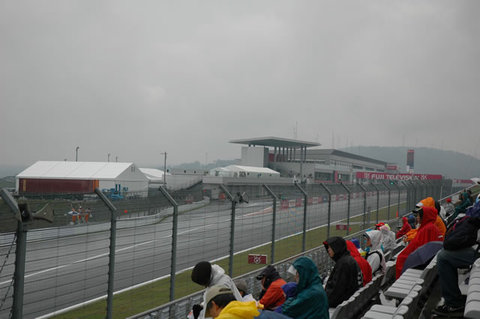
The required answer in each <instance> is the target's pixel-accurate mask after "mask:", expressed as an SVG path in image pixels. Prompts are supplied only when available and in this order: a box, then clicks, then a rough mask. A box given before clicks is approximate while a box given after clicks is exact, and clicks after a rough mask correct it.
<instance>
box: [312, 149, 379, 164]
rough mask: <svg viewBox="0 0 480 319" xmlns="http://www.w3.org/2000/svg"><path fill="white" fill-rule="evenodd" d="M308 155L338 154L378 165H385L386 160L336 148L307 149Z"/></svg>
mask: <svg viewBox="0 0 480 319" xmlns="http://www.w3.org/2000/svg"><path fill="white" fill-rule="evenodd" d="M308 155H309V156H311V157H313V156H316V155H317V156H318V155H324V156H326V155H335V156H340V157H345V158H350V159H355V160H360V161H366V162H371V163H376V164H380V165H387V162H384V161H380V160H377V159H374V158H370V157H366V156H361V155H357V154H353V153H348V152H344V151H339V150H336V149H316V150H310V151H309V154H308ZM307 157H308V156H307Z"/></svg>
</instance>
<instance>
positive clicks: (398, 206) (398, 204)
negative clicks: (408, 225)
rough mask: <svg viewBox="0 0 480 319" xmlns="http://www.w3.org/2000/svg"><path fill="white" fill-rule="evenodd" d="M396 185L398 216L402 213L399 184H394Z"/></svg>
mask: <svg viewBox="0 0 480 319" xmlns="http://www.w3.org/2000/svg"><path fill="white" fill-rule="evenodd" d="M394 185H395V186H396V187H397V190H398V202H397V212H398V216H400V215H402V214H401V213H400V191H401V190H400V186H398V184H394Z"/></svg>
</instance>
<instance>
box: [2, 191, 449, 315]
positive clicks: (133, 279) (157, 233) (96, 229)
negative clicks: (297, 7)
mask: <svg viewBox="0 0 480 319" xmlns="http://www.w3.org/2000/svg"><path fill="white" fill-rule="evenodd" d="M221 189H222V191H223V193H224V194H225V196H224V197H223V198H224V199H223V200H212V199H209V198H207V197H204V196H203V195H204V194H203V191H202V188H201V185H200V186H199V187H194V188H191V189H188V190H179V191H175V192H169V191H167V190H165V189H163V188H160V189H159V190H150V192H149V194H135V196H125V197H124V198H121V199H119V198H113V197H111V196H109V194H105V193H102V192H101V191H100V190H97V191H96V193H95V194H88V195H85V196H78V194H77V195H75V196H62V198H53V197H52V196H51V195H48V196H28V197H14V196H13V195H12V194H11V193H9V192H7V191H6V190H2V199H3V200H2V201H0V220H1V223H0V231H1V233H0V267H1V268H0V270H1V273H0V317H1V318H8V317H12V318H37V317H39V318H47V317H48V318H50V317H55V316H58V317H59V318H62V314H63V313H65V316H64V317H63V318H68V317H72V316H73V317H75V318H97V317H107V318H115V317H118V318H124V317H127V316H132V315H134V314H137V313H142V312H143V311H145V310H146V309H154V310H152V311H151V312H156V313H158V314H163V315H161V316H160V317H161V318H163V317H164V315H165V316H167V317H169V318H175V317H183V316H184V315H186V312H188V310H189V309H190V308H189V307H191V305H192V303H195V302H196V301H198V299H199V296H200V294H201V293H200V292H198V290H199V289H200V288H201V287H199V286H197V285H195V284H194V283H192V282H191V280H190V278H189V270H190V269H191V268H192V267H193V266H194V265H195V264H196V263H197V262H199V261H202V260H208V261H212V262H215V263H218V264H219V265H221V266H222V267H223V268H224V269H225V270H226V272H227V273H228V274H230V275H231V276H232V277H240V276H241V277H243V278H245V279H247V282H248V284H249V286H250V287H251V289H252V291H253V292H254V293H255V292H257V293H258V292H259V289H260V287H259V285H258V282H256V281H255V280H254V279H253V278H254V277H252V276H253V275H252V274H255V273H256V272H258V271H259V269H260V268H261V267H262V265H258V264H250V263H248V262H247V259H248V254H256V255H266V256H267V262H268V263H270V264H276V265H278V267H280V269H281V272H282V273H283V274H286V268H285V267H287V265H288V264H289V263H291V261H292V260H293V259H294V258H295V256H298V255H305V254H306V255H309V256H311V257H312V258H313V259H314V260H316V261H317V263H318V264H319V265H322V267H323V268H322V269H321V272H322V271H324V272H326V271H328V265H329V263H330V261H329V259H328V258H326V255H325V253H324V250H322V249H316V247H318V246H321V243H322V242H323V241H324V240H325V239H326V238H327V237H329V236H333V235H340V236H350V237H351V236H353V235H356V234H359V233H360V232H362V231H364V230H365V229H366V228H368V227H371V226H372V225H374V224H375V223H376V222H378V221H389V222H390V223H392V226H393V227H395V225H396V220H397V217H399V216H402V215H404V214H406V213H407V212H408V211H409V210H410V209H411V208H412V207H413V206H414V205H415V203H416V202H418V201H419V200H420V199H422V198H423V197H426V196H427V195H428V196H433V197H434V198H443V197H444V196H446V195H447V194H449V191H450V190H449V189H448V188H447V187H445V186H444V183H442V182H431V183H425V182H404V183H399V184H386V183H379V184H368V185H359V184H328V185H324V184H306V185H305V184H301V185H300V184H288V185H261V184H260V185H259V184H256V185H222V186H221ZM46 204H48V206H46V208H45V205H46ZM27 207H28V209H27ZM28 213H30V216H28ZM48 214H51V215H52V216H53V222H52V223H48V222H46V221H45V219H46V218H48V217H49V216H47V215H48ZM287 268H288V267H287ZM185 296H186V297H185ZM117 298H118V302H117ZM161 304H164V306H161V307H158V305H161ZM185 311H186V312H185ZM73 312H74V315H72V313H73ZM179 314H181V315H179ZM177 315H178V316H177ZM160 317H159V318H160ZM136 318H137V317H136ZM138 318H140V317H138Z"/></svg>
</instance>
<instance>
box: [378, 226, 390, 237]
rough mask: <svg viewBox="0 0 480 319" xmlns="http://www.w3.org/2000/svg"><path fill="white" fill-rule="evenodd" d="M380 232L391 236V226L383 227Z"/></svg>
mask: <svg viewBox="0 0 480 319" xmlns="http://www.w3.org/2000/svg"><path fill="white" fill-rule="evenodd" d="M379 230H380V232H382V234H383V235H388V234H390V226H388V224H385V225H383V226H382V227H380V229H379Z"/></svg>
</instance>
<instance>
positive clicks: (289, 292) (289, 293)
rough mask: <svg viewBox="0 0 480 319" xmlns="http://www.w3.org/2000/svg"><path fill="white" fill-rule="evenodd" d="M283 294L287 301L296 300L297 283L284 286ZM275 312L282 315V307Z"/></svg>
mask: <svg viewBox="0 0 480 319" xmlns="http://www.w3.org/2000/svg"><path fill="white" fill-rule="evenodd" d="M282 290H283V293H284V294H285V299H286V300H288V298H293V299H295V298H296V297H297V283H296V282H287V283H286V284H285V285H283V286H282ZM274 311H275V312H278V313H282V306H279V307H277V309H275V310H274Z"/></svg>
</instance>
